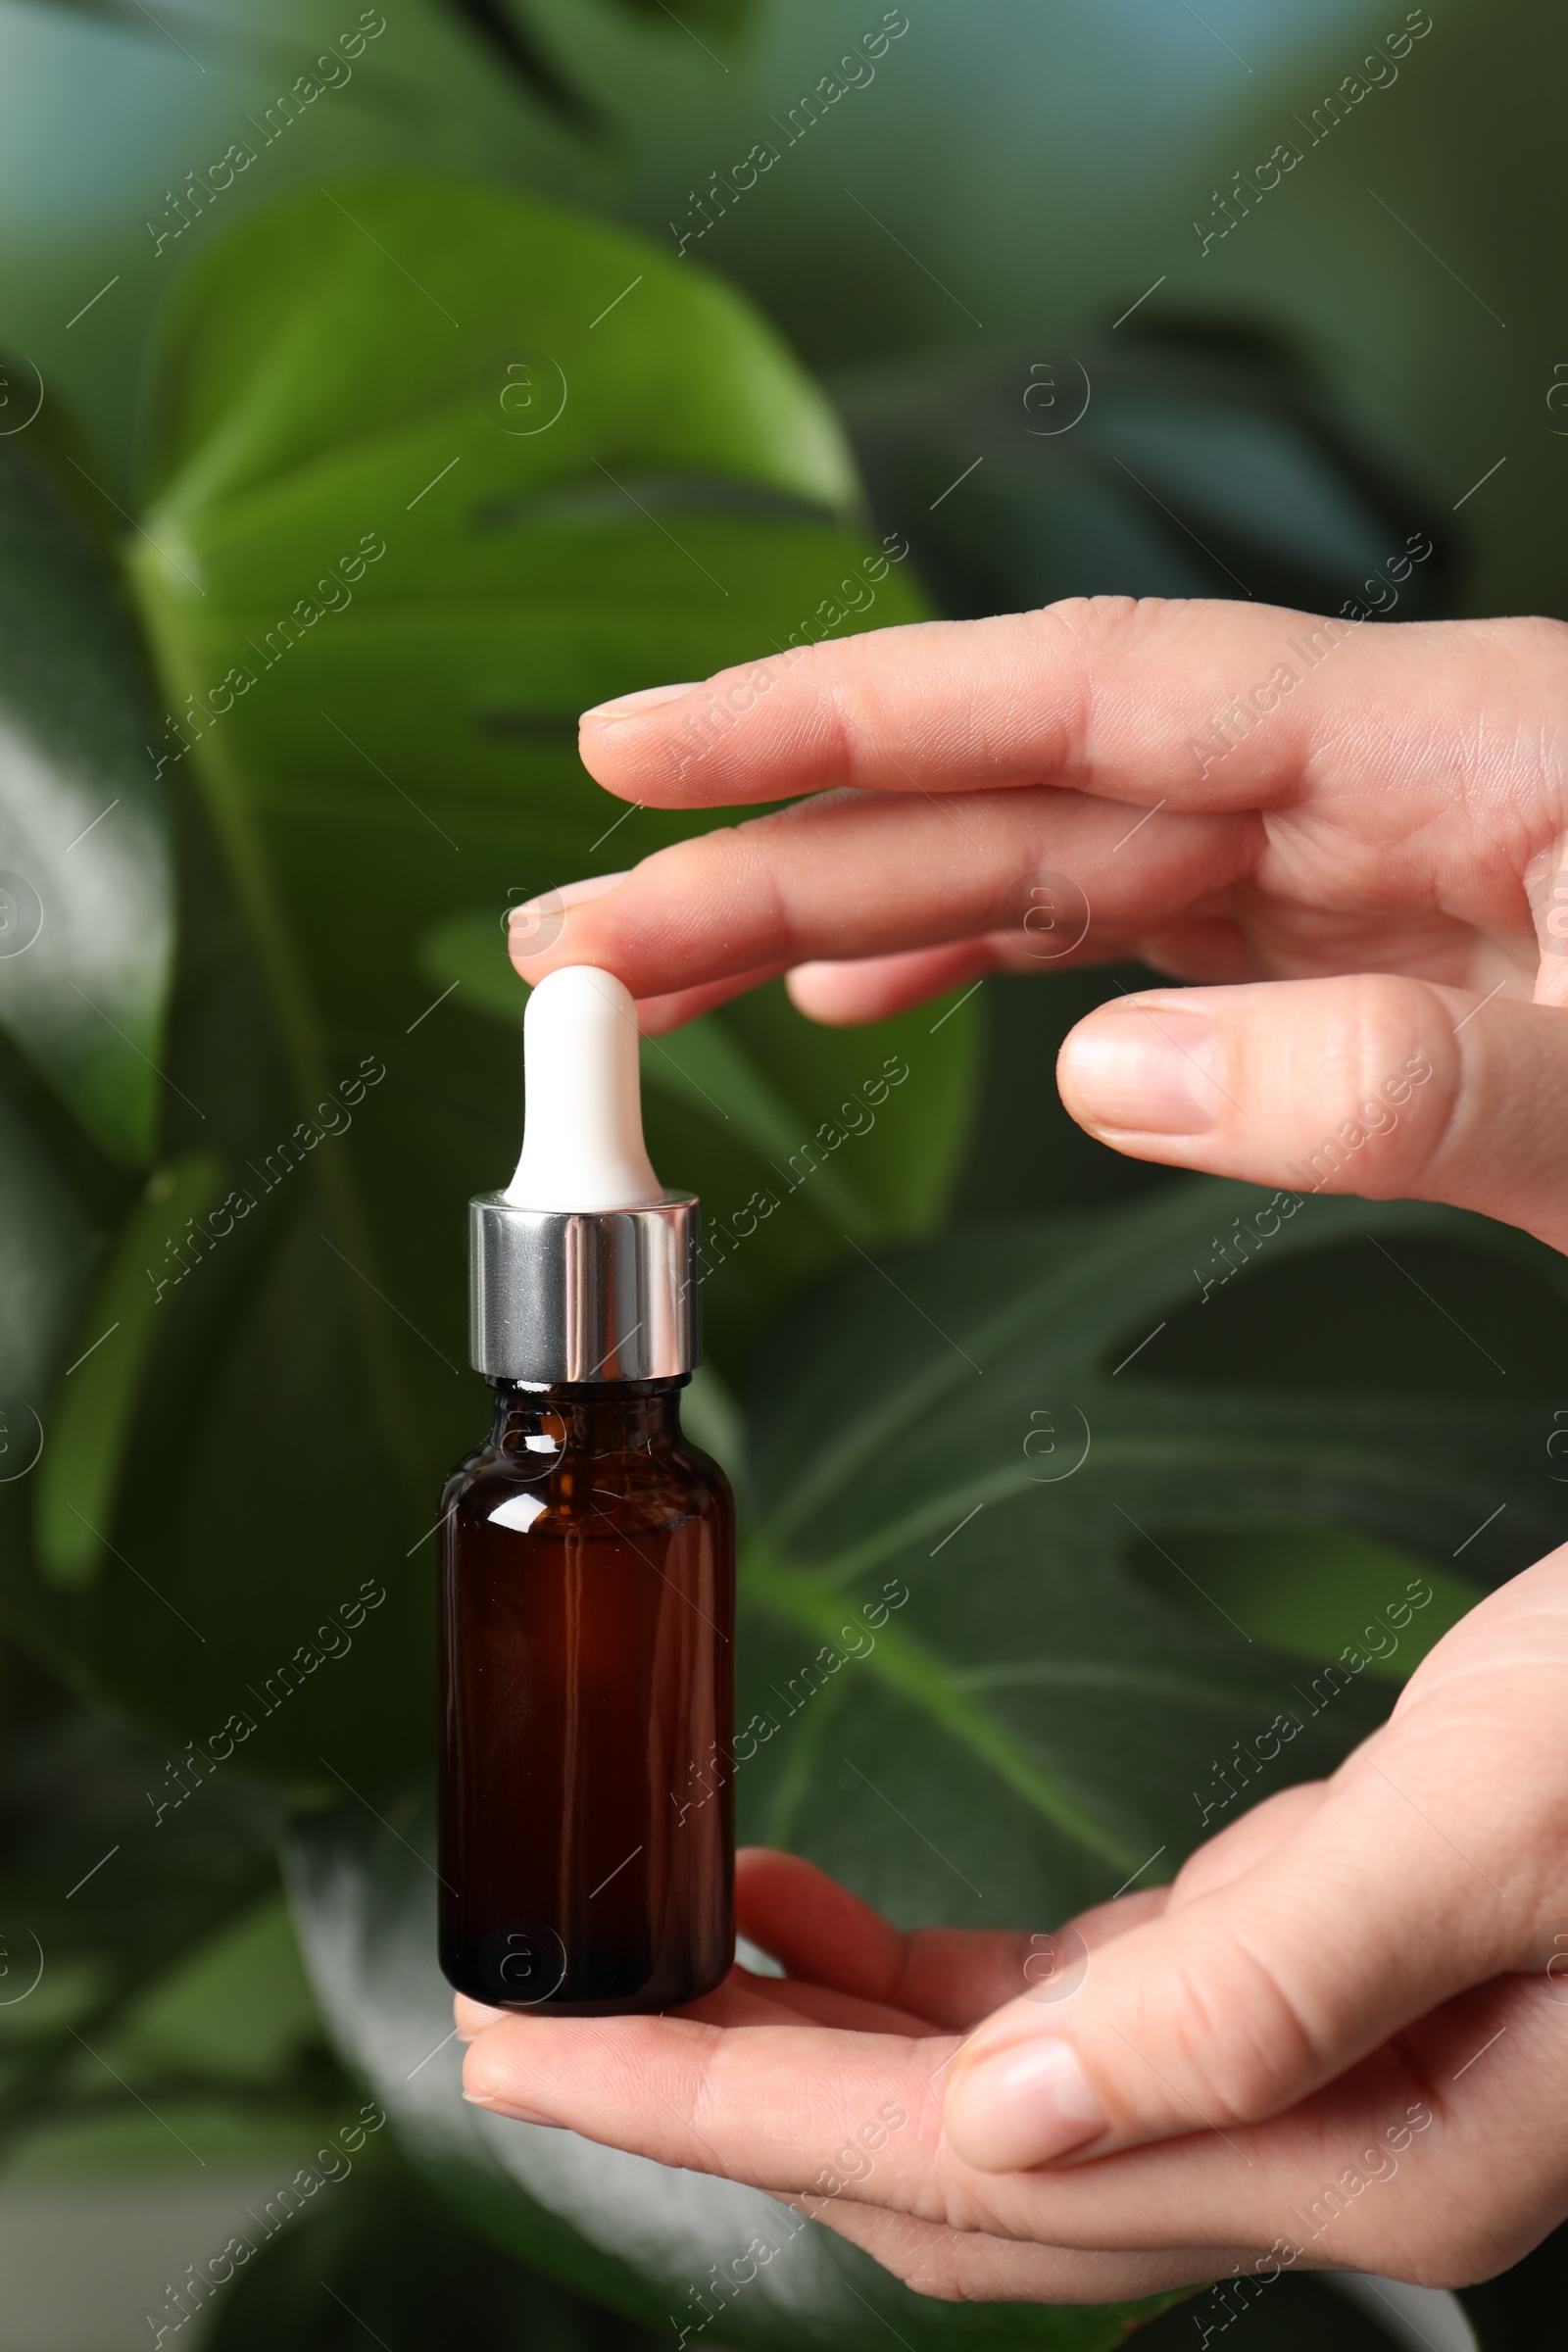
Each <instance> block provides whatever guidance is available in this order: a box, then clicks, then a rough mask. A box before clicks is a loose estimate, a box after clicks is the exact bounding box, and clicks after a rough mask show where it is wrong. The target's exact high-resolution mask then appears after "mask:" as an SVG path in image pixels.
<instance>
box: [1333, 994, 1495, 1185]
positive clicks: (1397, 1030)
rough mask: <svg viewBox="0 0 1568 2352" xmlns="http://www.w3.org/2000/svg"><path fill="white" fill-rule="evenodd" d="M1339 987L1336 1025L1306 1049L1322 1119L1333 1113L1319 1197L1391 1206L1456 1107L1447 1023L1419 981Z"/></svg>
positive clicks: (1429, 1155) (1441, 1006) (1435, 1147)
mask: <svg viewBox="0 0 1568 2352" xmlns="http://www.w3.org/2000/svg"><path fill="white" fill-rule="evenodd" d="M1341 985H1342V987H1343V990H1344V994H1343V997H1342V998H1341V1001H1340V1005H1339V1009H1338V1015H1337V1018H1336V1019H1335V1020H1334V1022H1333V1024H1332V1026H1331V1027H1330V1029H1329V1031H1328V1034H1327V1035H1326V1036H1324V1035H1323V1034H1322V1033H1321V1032H1320V1033H1319V1034H1318V1036H1317V1038H1316V1039H1315V1040H1314V1042H1313V1059H1314V1061H1316V1062H1317V1065H1318V1071H1319V1073H1320V1076H1319V1078H1318V1086H1319V1087H1321V1088H1322V1090H1323V1091H1322V1094H1321V1095H1320V1100H1321V1101H1322V1102H1323V1103H1324V1104H1325V1115H1326V1116H1327V1115H1328V1114H1329V1113H1330V1112H1332V1111H1334V1110H1337V1111H1338V1112H1339V1114H1340V1115H1339V1116H1338V1118H1335V1119H1333V1120H1332V1124H1331V1126H1330V1127H1329V1128H1327V1129H1326V1131H1325V1136H1324V1141H1323V1145H1322V1147H1321V1150H1322V1151H1323V1152H1324V1153H1325V1155H1326V1159H1327V1164H1328V1166H1329V1168H1330V1170H1331V1171H1332V1179H1331V1182H1330V1184H1329V1185H1328V1186H1327V1187H1326V1188H1325V1189H1332V1190H1341V1191H1344V1190H1349V1191H1354V1192H1357V1193H1360V1194H1362V1195H1363V1196H1366V1197H1369V1198H1372V1199H1386V1198H1390V1197H1399V1196H1401V1195H1403V1194H1406V1193H1407V1192H1408V1191H1409V1188H1410V1186H1411V1184H1412V1182H1413V1181H1414V1180H1415V1179H1416V1178H1418V1177H1419V1176H1420V1175H1421V1174H1422V1173H1423V1171H1424V1170H1425V1169H1426V1168H1427V1167H1428V1166H1429V1164H1430V1163H1431V1162H1432V1161H1433V1160H1434V1159H1436V1158H1437V1157H1438V1155H1439V1154H1440V1153H1441V1152H1442V1150H1443V1148H1444V1146H1445V1144H1446V1141H1447V1139H1448V1136H1449V1132H1450V1128H1451V1124H1452V1120H1453V1116H1454V1112H1455V1109H1456V1106H1457V1103H1458V1100H1459V1086H1458V1071H1459V1049H1458V1046H1457V1045H1456V1043H1455V1038H1454V1021H1453V1015H1452V1014H1451V1012H1450V1011H1449V1009H1448V1007H1447V1005H1445V1003H1444V1001H1443V999H1442V998H1441V997H1440V996H1439V994H1438V992H1437V990H1436V989H1435V988H1433V987H1431V986H1430V985H1429V984H1428V983H1427V982H1426V981H1424V980H1415V979H1409V978H1405V977H1403V976H1401V975H1398V974H1396V973H1389V972H1371V973H1363V974H1360V975H1358V976H1357V977H1355V978H1353V979H1350V980H1348V981H1346V982H1344V983H1342V984H1341ZM1314 1091H1316V1089H1314ZM1368 1144H1371V1145H1372V1146H1373V1147H1374V1148H1373V1149H1372V1150H1370V1151H1364V1150H1363V1149H1362V1147H1363V1146H1365V1145H1368ZM1342 1163H1343V1166H1342ZM1315 1164H1316V1163H1315V1161H1314V1165H1315Z"/></svg>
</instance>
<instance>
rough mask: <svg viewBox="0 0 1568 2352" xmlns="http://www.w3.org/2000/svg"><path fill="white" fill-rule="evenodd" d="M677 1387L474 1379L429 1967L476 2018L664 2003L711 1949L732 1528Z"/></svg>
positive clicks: (728, 1868)
mask: <svg viewBox="0 0 1568 2352" xmlns="http://www.w3.org/2000/svg"><path fill="white" fill-rule="evenodd" d="M685 1385H686V1378H685V1376H684V1375H682V1376H680V1377H677V1378H674V1379H664V1380H640V1381H638V1380H631V1381H613V1380H596V1381H590V1382H559V1383H555V1384H553V1385H550V1386H539V1385H537V1384H529V1383H524V1382H519V1381H515V1380H504V1379H492V1381H491V1387H492V1389H493V1390H494V1392H495V1420H494V1425H493V1427H492V1429H491V1432H490V1437H489V1441H488V1443H487V1444H486V1445H484V1446H481V1447H480V1448H479V1449H478V1450H477V1451H476V1452H474V1453H471V1454H470V1455H469V1456H468V1457H467V1459H466V1461H464V1462H462V1463H460V1465H459V1466H458V1468H457V1469H456V1470H455V1471H454V1472H453V1473H452V1476H451V1478H450V1479H449V1480H448V1482H447V1486H446V1490H445V1494H444V1495H443V1498H442V1499H443V1521H442V1594H441V1624H442V1652H443V1657H442V1693H443V1701H442V1703H443V1709H444V1717H445V1720H444V1724H443V1738H442V1753H443V1772H442V1792H441V1860H440V1876H441V1945H440V1950H441V1966H442V1968H443V1970H444V1971H445V1973H446V1975H447V1977H448V1978H449V1979H450V1981H451V1983H452V1984H453V1985H456V1986H457V1987H458V1988H459V1990H460V1991H463V1992H466V1993H470V1994H472V1996H473V1997H474V1999H476V2000H480V2001H485V2002H488V2003H490V2004H491V2005H492V2006H496V2007H508V2008H527V2009H536V2010H540V2011H543V2012H544V2013H546V2014H551V2013H554V2014H557V2015H562V2014H564V2015H574V2016H593V2015H597V2014H604V2013H608V2012H614V2011H628V2010H657V2009H667V2008H670V2007H672V2006H673V2005H674V2004H675V2003H677V2002H681V2001H689V2000H693V1999H695V1998H696V1997H697V1996H698V1994H700V1993H703V1992H706V1991H708V1990H709V1989H710V1987H711V1986H712V1985H716V1984H717V1983H718V1982H719V1980H720V1978H721V1977H722V1976H723V1974H724V1972H725V1970H726V1969H727V1967H728V1966H729V1962H730V1956H731V1953H732V1950H733V1946H734V1925H733V1916H732V1905H731V1885H732V1877H733V1866H732V1856H733V1829H732V1810H731V1791H730V1757H731V1748H732V1720H731V1718H732V1697H731V1693H732V1690H733V1665H732V1649H731V1634H732V1627H733V1621H734V1567H733V1562H734V1532H733V1530H734V1522H733V1503H732V1500H731V1496H730V1491H729V1487H728V1484H727V1482H726V1480H725V1478H724V1474H723V1472H722V1471H721V1470H720V1469H719V1468H718V1466H717V1464H716V1463H714V1462H712V1461H711V1460H710V1459H709V1457H708V1456H707V1455H706V1454H704V1453H702V1452H700V1451H699V1450H698V1449H697V1448H696V1447H694V1446H689V1445H688V1444H687V1443H686V1442H685V1441H684V1439H683V1438H682V1436H681V1429H680V1392H681V1390H682V1389H683V1388H684V1387H685Z"/></svg>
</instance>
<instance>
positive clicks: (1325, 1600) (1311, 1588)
mask: <svg viewBox="0 0 1568 2352" xmlns="http://www.w3.org/2000/svg"><path fill="white" fill-rule="evenodd" d="M1182 1558H1183V1563H1184V1571H1185V1572H1184V1573H1183V1574H1181V1575H1176V1574H1173V1573H1172V1572H1171V1571H1170V1567H1169V1563H1168V1562H1167V1561H1164V1560H1162V1559H1161V1558H1160V1555H1159V1554H1158V1553H1157V1552H1154V1551H1153V1550H1152V1547H1151V1548H1150V1551H1149V1554H1148V1555H1147V1556H1145V1557H1142V1558H1140V1559H1139V1560H1138V1561H1137V1562H1136V1563H1135V1565H1136V1568H1137V1570H1138V1572H1139V1573H1141V1574H1142V1575H1144V1576H1145V1577H1147V1578H1150V1579H1152V1581H1153V1582H1154V1583H1155V1584H1156V1585H1157V1586H1158V1587H1159V1588H1160V1590H1161V1591H1162V1592H1163V1593H1164V1595H1165V1597H1166V1599H1167V1600H1171V1601H1174V1602H1175V1603H1176V1604H1177V1605H1178V1607H1186V1608H1187V1609H1188V1610H1189V1612H1191V1611H1192V1610H1194V1609H1196V1610H1197V1611H1198V1613H1199V1614H1200V1615H1202V1614H1204V1613H1205V1612H1208V1613H1209V1614H1210V1621H1212V1611H1214V1610H1215V1609H1219V1610H1223V1611H1224V1613H1225V1614H1226V1615H1227V1616H1230V1617H1232V1618H1234V1619H1235V1620H1236V1622H1237V1623H1239V1624H1240V1625H1241V1626H1242V1627H1243V1628H1244V1629H1245V1630H1246V1632H1247V1633H1248V1634H1249V1635H1250V1637H1251V1639H1252V1640H1253V1641H1254V1642H1267V1643H1268V1645H1269V1647H1270V1648H1271V1649H1281V1650H1285V1651H1287V1652H1288V1653H1289V1654H1290V1655H1291V1656H1292V1657H1299V1658H1312V1659H1316V1660H1322V1659H1324V1658H1332V1657H1337V1656H1338V1655H1339V1653H1340V1651H1341V1650H1343V1649H1344V1648H1346V1647H1347V1645H1348V1644H1351V1643H1355V1644H1359V1645H1360V1646H1361V1647H1362V1649H1363V1650H1364V1651H1366V1652H1367V1653H1368V1654H1367V1664H1366V1666H1365V1668H1364V1669H1363V1670H1362V1671H1364V1672H1365V1673H1367V1674H1369V1675H1372V1676H1374V1677H1376V1678H1377V1679H1378V1680H1379V1681H1383V1682H1391V1683H1402V1682H1403V1681H1405V1679H1406V1678H1407V1676H1409V1675H1411V1674H1413V1673H1414V1671H1415V1669H1416V1667H1417V1666H1419V1665H1420V1663H1421V1661H1422V1659H1423V1658H1424V1657H1425V1656H1426V1654H1427V1652H1428V1650H1430V1649H1432V1648H1434V1647H1435V1646H1436V1644H1437V1643H1438V1642H1440V1641H1441V1640H1442V1639H1443V1636H1444V1635H1445V1634H1446V1633H1447V1632H1448V1630H1449V1628H1450V1627H1452V1626H1455V1625H1457V1624H1458V1622H1459V1620H1460V1618H1461V1617H1463V1616H1464V1615H1465V1613H1466V1611H1467V1610H1470V1609H1473V1608H1474V1607H1475V1605H1476V1602H1477V1601H1478V1600H1480V1599H1482V1598H1483V1597H1484V1595H1485V1592H1486V1588H1485V1586H1483V1585H1478V1584H1475V1583H1473V1582H1472V1581H1471V1579H1470V1578H1469V1577H1465V1576H1456V1575H1455V1574H1454V1572H1453V1570H1452V1569H1451V1568H1444V1567H1440V1566H1439V1565H1438V1564H1437V1563H1436V1562H1435V1561H1433V1560H1429V1559H1419V1558H1417V1556H1416V1554H1415V1553H1414V1552H1411V1551H1403V1550H1401V1549H1400V1548H1399V1546H1398V1545H1397V1544H1385V1543H1381V1542H1379V1541H1378V1540H1377V1539H1376V1538H1375V1537H1371V1536H1363V1535H1358V1534H1357V1533H1356V1532H1355V1531H1354V1530H1353V1529H1350V1528H1344V1527H1323V1526H1320V1527H1270V1526H1259V1527H1255V1528H1249V1529H1248V1530H1247V1531H1246V1533H1245V1534H1240V1535H1205V1536H1198V1537H1189V1538H1188V1539H1187V1540H1186V1541H1185V1542H1184V1544H1183V1545H1182ZM1407 1591H1413V1592H1414V1593H1415V1594H1416V1595H1417V1599H1416V1602H1415V1604H1414V1605H1415V1608H1416V1610H1417V1611H1418V1613H1417V1614H1414V1615H1412V1614H1410V1613H1409V1609H1408V1607H1407V1606H1406V1604H1405V1599H1404V1596H1405V1594H1406V1593H1407ZM1423 1593H1425V1595H1426V1596H1427V1597H1425V1598H1421V1597H1420V1595H1421V1594H1423ZM1391 1606H1392V1607H1393V1608H1394V1610H1395V1612H1396V1615H1395V1619H1394V1620H1393V1621H1391V1620H1390V1618H1389V1615H1388V1611H1389V1609H1390V1608H1391ZM1401 1615H1402V1616H1403V1619H1404V1622H1403V1623H1402V1624H1401V1623H1399V1622H1398V1619H1399V1617H1400V1616H1401Z"/></svg>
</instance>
